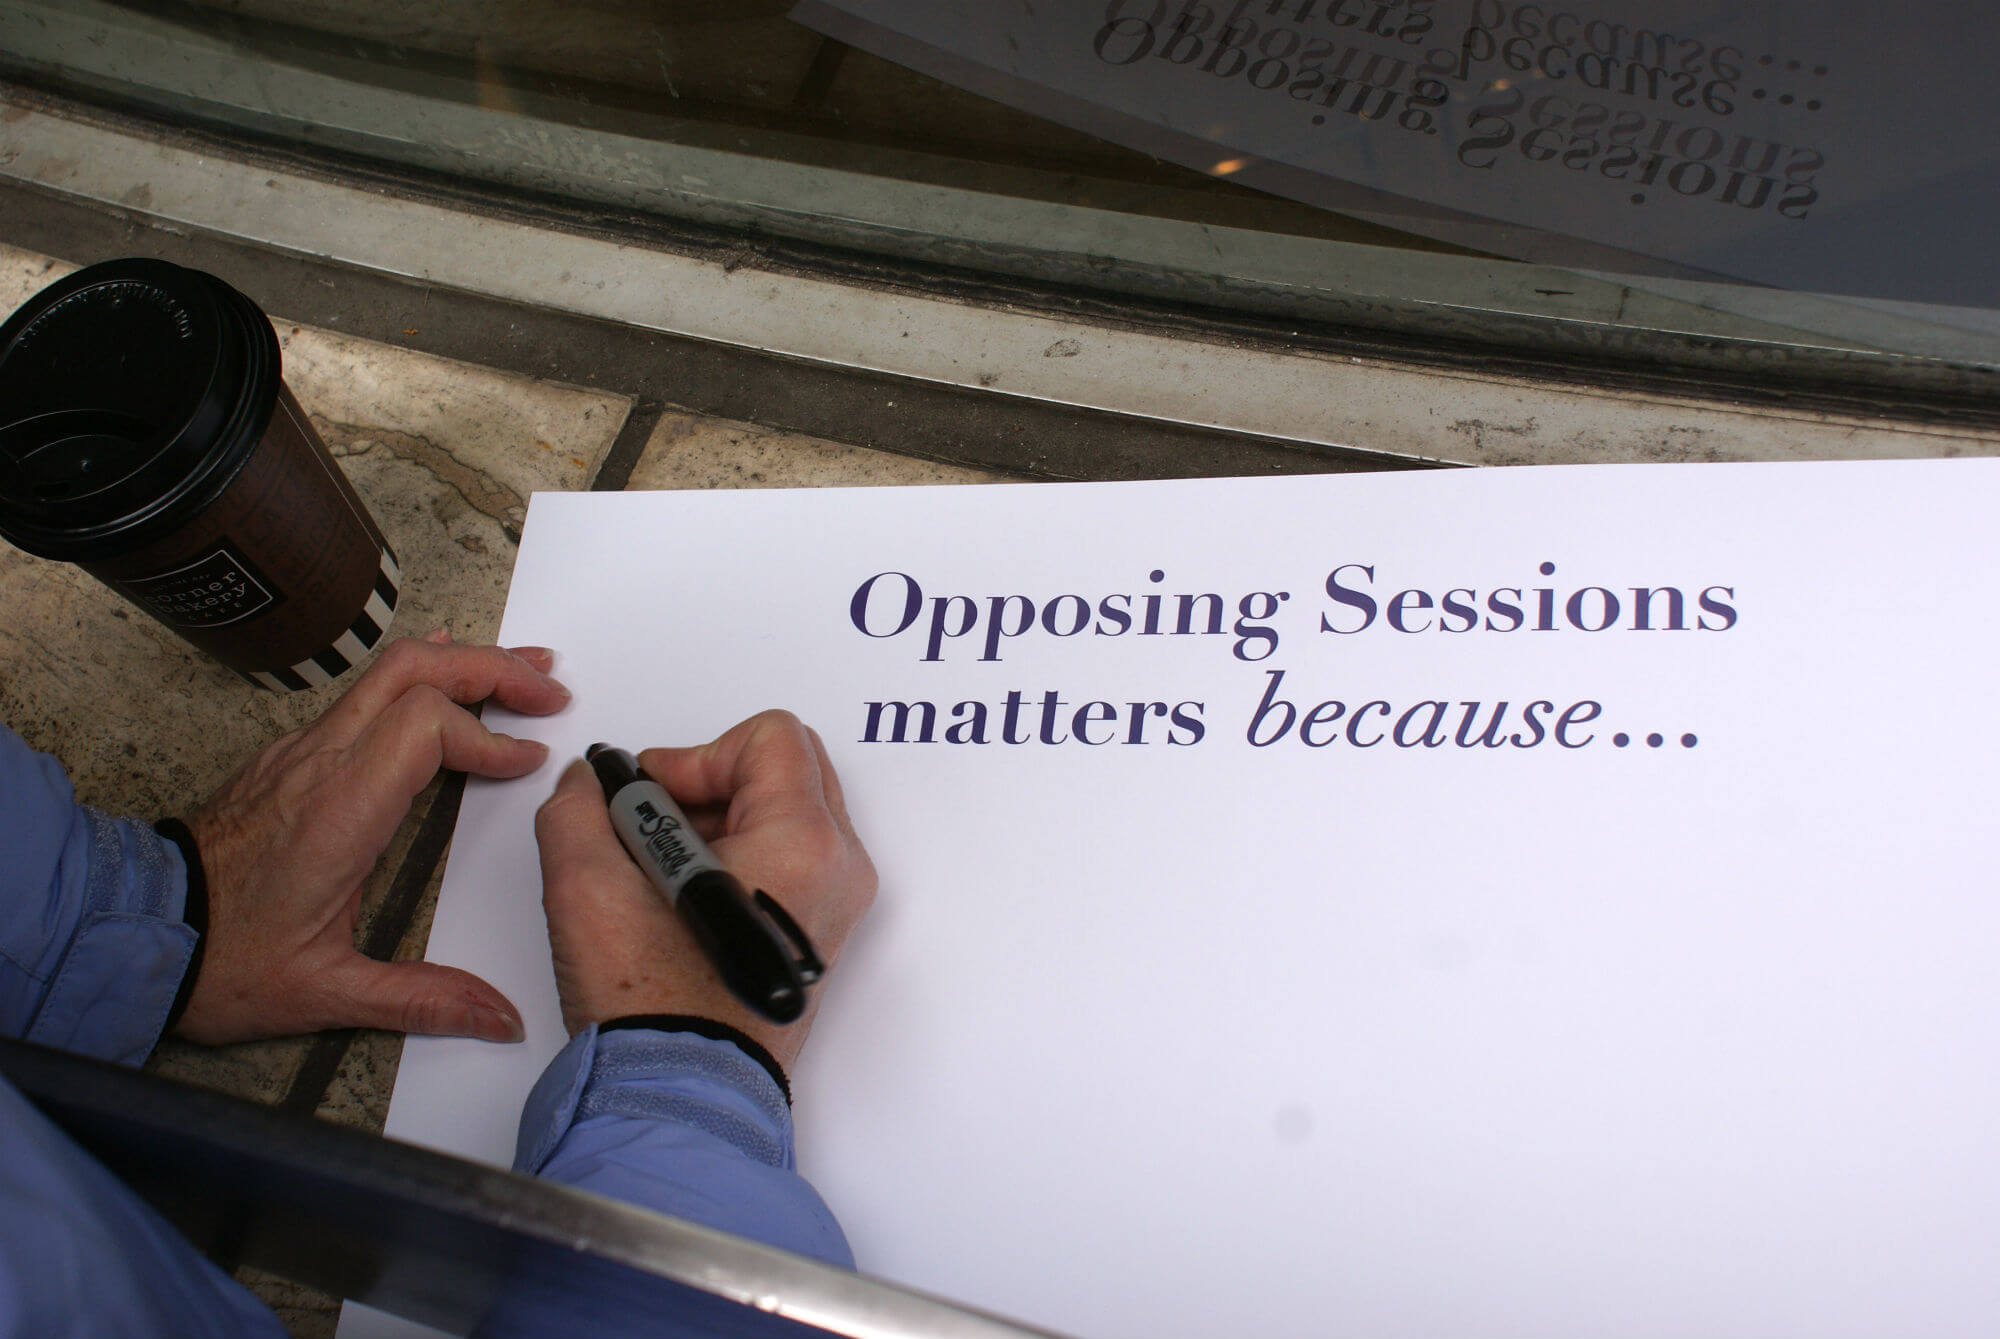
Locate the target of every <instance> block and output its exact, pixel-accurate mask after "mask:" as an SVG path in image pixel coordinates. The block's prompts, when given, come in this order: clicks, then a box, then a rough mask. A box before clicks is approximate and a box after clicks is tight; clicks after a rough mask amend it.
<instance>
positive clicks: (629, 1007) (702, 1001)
mask: <svg viewBox="0 0 2000 1339" xmlns="http://www.w3.org/2000/svg"><path fill="white" fill-rule="evenodd" d="M639 766H640V768H641V770H643V771H645V772H646V773H648V774H649V775H651V776H652V778H653V779H654V780H655V781H658V782H659V783H660V784H661V785H662V786H664V787H666V790H667V793H668V794H669V795H672V796H673V797H674V799H675V800H676V801H677V802H678V803H679V804H680V806H681V808H682V809H684V810H686V812H687V815H688V820H689V821H690V822H691V823H693V824H694V827H695V830H696V831H698V832H699V833H700V834H701V836H702V838H703V839H704V840H705V841H707V842H708V844H709V846H710V847H711V848H713V850H714V851H715V856H716V859H717V860H719V861H721V862H722V864H723V866H724V867H725V868H727V869H728V870H729V872H730V873H732V874H734V875H735V876H736V877H737V879H739V880H740V881H741V882H742V883H743V886H744V887H745V888H747V889H757V888H761V889H763V890H764V891H765V892H767V893H769V894H770V895H771V896H772V897H775V898H776V899H777V900H778V902H779V904H780V905H782V906H783V907H784V908H785V910H786V911H788V912H790V913H791V914H792V916H793V918H794V919H796V920H797V921H798V923H799V925H800V926H801V927H802V928H803V929H804V930H805V932H806V934H807V936H808V937H809V938H810V939H811V940H812V942H813V946H814V947H815V948H817V949H818V950H819V954H820V957H821V958H823V959H825V961H826V963H827V967H828V970H829V971H830V970H831V969H832V966H833V962H834V959H835V958H836V957H837V956H838V955H839V953H840V948H841V945H842V944H844V943H845V942H846V940H847V936H848V934H849V932H850V931H852V930H853V929H854V926H855V924H856V922H858V921H859V920H860V919H861V917H862V916H863V914H865V913H866V912H867V910H868V907H869V904H870V903H872V902H873V901H874V900H875V866H874V864H873V862H871V861H870V860H869V859H868V853H867V852H866V851H864V850H862V849H861V842H860V840H859V839H857V838H856V837H855V835H854V826H853V824H851V823H850V822H849V821H848V818H847V806H846V803H845V802H844V801H843V800H842V798H841V794H840V781H839V780H838V778H836V777H835V776H834V774H833V764H832V763H830V762H829V761H828V760H827V756H826V748H825V746H824V745H823V744H821V743H820V739H819V736H818V735H817V734H815V733H813V732H812V731H811V730H809V729H807V728H806V727H805V726H804V725H803V724H801V723H800V721H799V719H798V717H796V716H794V715H792V714H791V713H790V712H785V711H767V712H764V713H763V714H761V715H758V716H753V717H751V718H750V719H749V720H747V721H744V722H743V723H742V724H740V725H737V726H734V727H732V728H730V729H729V730H728V731H726V732H724V734H723V735H722V737H721V738H720V739H717V740H716V741H715V742H714V743H712V744H704V745H702V746H700V747H698V748H673V749H662V748H656V749H647V750H646V751H645V752H644V753H641V754H640V755H639ZM535 838H536V841H537V842H538V843H539V844H540V846H541V852H542V906H543V909H544V910H545V911H546V912H547V913H548V918H549V946H550V948H551V950H552V951H553V954H554V958H555V970H556V990H557V992H558V994H559V995H560V996H561V999H562V1012H563V1023H564V1025H565V1026H567V1027H568V1028H569V1030H570V1031H571V1032H572V1033H575V1032H579V1031H581V1030H582V1029H583V1028H585V1027H587V1026H588V1025H590V1024H592V1023H603V1022H607V1021H609V1020H610V1019H613V1018H619V1017H624V1016H626V1015H630V1014H691V1015H694V1016H696V1017H699V1018H707V1019H711V1020H713V1021H715V1022H719V1023H726V1024H728V1025H729V1026H731V1027H734V1028H737V1029H739V1030H740V1031H742V1032H744V1033H747V1034H748V1035H749V1036H751V1037H752V1038H754V1039H755V1040H756V1041H757V1042H759V1043H760V1044H761V1045H763V1046H764V1047H765V1049H767V1050H769V1051H770V1052H771V1054H772V1055H773V1056H774V1057H775V1058H776V1059H777V1061H778V1063H779V1064H780V1065H781V1066H783V1067H784V1068H785V1069H786V1070H787V1071H789V1070H790V1069H791V1067H792V1063H793V1061H794V1060H796V1059H797V1058H798V1053H799V1047H800V1046H801V1045H803V1044H804V1042H805V1037H806V1032H807V1030H808V1029H809V1028H810V1027H811V1026H812V1017H813V1013H814V1012H815V1011H816V1010H817V1008H818V1004H819V991H820V989H821V987H819V986H815V987H813V988H812V989H811V990H810V991H809V992H808V1001H809V1002H808V1004H807V1006H806V1014H805V1016H804V1017H803V1018H801V1019H799V1020H798V1021H797V1022H794V1023H789V1024H778V1023H773V1022H771V1021H770V1020H769V1019H767V1018H764V1017H763V1016H762V1015H760V1014H757V1013H755V1012H754V1011H752V1010H751V1009H749V1008H747V1007H746V1006H745V1005H743V1004H742V1003H741V1002H740V1001H738V1000H737V998H736V997H735V996H734V995H732V994H730V992H729V988H728V987H727V986H725V985H723V984H722V981H721V978H719V977H718V976H717V975H716V974H715V969H714V968H713V967H712V966H710V965H709V962H708V959H707V958H706V957H704V956H703V954H702V951H701V948H700V946H699V945H698V944H696V942H695V939H694V935H693V934H692V932H690V931H689V930H688V928H687V926H686V924H685V923H684V922H683V921H682V920H681V918H680V917H679V916H678V915H677V914H676V913H675V912H674V910H673V909H672V908H671V907H669V906H668V905H667V903H666V900H665V899H664V898H662V897H661V896H660V895H659V894H658V893H656V892H655V891H654V890H653V886H652V885H651V884H650V883H648V882H647V881H646V878H645V876H644V875H643V874H641V873H640V872H639V867H638V866H637V865H635V864H633V863H632V857H631V856H629V855H627V854H626V853H625V848H624V847H623V846H621V845H619V843H618V836H617V834H616V833H614V832H613V831H612V829H611V818H610V814H609V812H608V811H607V809H606V808H605V803H604V792H603V790H602V789H601V788H600V787H599V785H598V783H597V778H596V776H595V775H594V774H593V773H592V771H591V769H590V765H589V764H588V763H586V762H584V761H583V760H582V759H578V760H577V761H576V762H573V763H571V764H570V766H569V768H568V769H567V770H566V771H565V772H564V773H563V774H562V779H561V781H559V782H558V783H557V785H556V790H555V794H553V795H551V796H550V797H549V799H548V802H547V803H545V804H544V805H543V806H542V808H541V812H540V813H538V814H537V815H536V816H535Z"/></svg>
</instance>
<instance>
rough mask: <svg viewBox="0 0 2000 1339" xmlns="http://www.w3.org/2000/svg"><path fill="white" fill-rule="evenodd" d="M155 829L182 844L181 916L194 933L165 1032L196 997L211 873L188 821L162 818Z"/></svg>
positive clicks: (206, 920)
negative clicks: (183, 899) (183, 894)
mask: <svg viewBox="0 0 2000 1339" xmlns="http://www.w3.org/2000/svg"><path fill="white" fill-rule="evenodd" d="M153 831H155V832H157V833H159V834H160V835H161V836H162V837H165V838H166V839H167V840H168V841H170V842H172V843H173V844H174V845H175V846H178V847H180V850H181V863H182V864H184V865H186V866H187V903H186V905H185V906H184V907H183V908H182V909H181V919H182V920H183V921H185V922H186V923H187V928H188V929H190V930H192V931H194V933H195V941H194V952H193V953H191V954H189V955H188V965H187V972H186V973H185V974H184V975H183V976H182V977H181V988H180V989H179V990H178V991H176V992H175V994H174V1007H173V1008H171V1009H169V1010H167V1021H166V1025H165V1026H163V1027H162V1028H161V1029H160V1035H161V1036H165V1035H166V1034H167V1033H169V1032H172V1031H173V1030H174V1025H175V1024H176V1023H179V1022H180V1021H181V1015H182V1014H184V1013H186V1012H187V1007H188V1001H189V1000H191V999H193V998H194V983H195V978H197V977H199V976H200V975H201V955H202V952H203V951H204V950H205V949H207V947H208V875H207V874H206V873H205V872H204V871H203V870H202V867H201V852H200V850H198V849H197V848H196V846H195V844H194V833H193V832H191V831H189V830H188V825H187V824H185V823H183V822H181V821H180V820H179V819H178V818H163V819H161V820H160V821H159V822H157V823H155V824H153Z"/></svg>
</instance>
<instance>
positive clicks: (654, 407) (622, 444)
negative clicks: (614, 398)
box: [590, 399, 666, 493]
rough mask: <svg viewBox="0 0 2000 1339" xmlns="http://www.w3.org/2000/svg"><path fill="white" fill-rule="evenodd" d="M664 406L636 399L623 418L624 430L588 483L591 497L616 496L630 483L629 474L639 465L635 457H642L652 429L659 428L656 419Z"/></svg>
mask: <svg viewBox="0 0 2000 1339" xmlns="http://www.w3.org/2000/svg"><path fill="white" fill-rule="evenodd" d="M665 412H666V406H665V405H664V404H662V403H660V402H659V401H658V400H645V399H636V400H634V401H633V402H632V407H631V409H630V410H628V411H627V412H626V414H625V423H624V426H622V427H621V428H619V429H618V435H617V436H616V437H615V438H613V439H612V441H611V449H610V450H609V451H606V452H605V453H604V463H603V464H602V465H600V466H598V467H597V477H596V478H594V479H592V480H591V481H590V491H591V492H593V493H617V492H621V491H623V489H624V487H625V485H626V484H628V483H630V482H631V480H632V471H633V470H634V469H635V468H637V466H638V464H639V457H640V456H641V455H643V454H644V453H645V450H646V443H647V442H649V441H651V440H652V439H653V429H654V428H656V427H658V426H659V423H660V417H661V415H662V414H664V413H665Z"/></svg>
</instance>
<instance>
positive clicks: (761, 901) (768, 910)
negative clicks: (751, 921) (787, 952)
mask: <svg viewBox="0 0 2000 1339" xmlns="http://www.w3.org/2000/svg"><path fill="white" fill-rule="evenodd" d="M751 901H753V902H755V903H756V905H757V909H758V910H759V911H762V912H763V913H764V915H765V916H766V917H768V918H769V919H770V921H771V923H772V924H773V925H775V926H777V927H778V929H779V930H781V931H783V932H784V936H785V938H787V939H789V940H791V941H792V947H793V948H795V949H797V950H798V954H799V956H798V958H797V959H796V960H795V961H794V963H793V965H794V966H795V967H797V968H798V970H799V980H800V981H801V982H802V983H804V984H806V985H811V984H812V983H813V982H815V981H817V980H819V978H820V976H821V974H822V973H824V972H825V971H826V964H825V963H823V962H821V961H820V959H819V951H818V950H817V949H815V948H813V946H812V940H810V939H808V938H806V932H805V931H804V930H802V929H800V928H799V923H798V922H797V921H795V920H793V919H792V913H791V912H789V911H786V910H785V909H784V908H783V907H782V906H780V905H778V899H777V898H775V897H773V896H771V895H770V894H769V893H767V892H765V891H764V890H763V889H762V888H759V889H758V890H757V895H756V896H755V897H754V898H752V899H751Z"/></svg>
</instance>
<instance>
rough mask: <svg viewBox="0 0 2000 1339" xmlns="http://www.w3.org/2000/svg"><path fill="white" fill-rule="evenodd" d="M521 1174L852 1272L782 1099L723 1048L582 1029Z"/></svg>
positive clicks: (669, 1035) (543, 1090)
mask: <svg viewBox="0 0 2000 1339" xmlns="http://www.w3.org/2000/svg"><path fill="white" fill-rule="evenodd" d="M514 1167H515V1170H517V1171H523V1172H531V1173H534V1174H536V1175H540V1176H546V1177H548V1178H549V1179H550V1180H553V1181H560V1182H562V1183H564V1184H566V1185H573V1186H576V1187H578V1188H579V1189H582V1190H589V1191H593V1192H595V1193H597V1194H600V1195H609V1196H611V1197H613V1198H615V1199H622V1200H625V1201H627V1202H629V1203H633V1204H638V1205H641V1206H643V1207H645V1208H649V1209H654V1210H657V1211H659V1212H661V1213H667V1214H672V1215H674V1216H676V1217H679V1218H684V1219H687V1220H689V1221H691V1222H697V1223H703V1224H705V1225H707V1226H709V1227H714V1228H720V1229H721V1230H722V1231H725V1232H731V1233H735V1234H736V1235H738V1236H742V1237H749V1238H751V1239H752V1240H755V1241H762V1242H765V1243H767V1244H769V1245H773V1246H778V1247H782V1248H783V1249H785V1250H788V1251H796V1252H798V1253H799V1254H802V1255H809V1256H812V1257H814V1258H816V1259H819V1260H824V1261H826V1262H827V1263H829V1264H835V1265H840V1266H842V1267H844V1268H849V1269H851V1268H853V1267H854V1255H853V1252H852V1251H851V1250H850V1249H849V1248H848V1245H847V1238H846V1237H845V1236H844V1235H843V1234H842V1232H841V1230H840V1224H839V1223H837V1222H836V1221H835V1220H834V1217H833V1215H832V1213H830V1212H829V1211H828V1209H827V1207H826V1204H825V1203H824V1202H823V1201H822V1200H821V1199H820V1197H819V1194H818V1192H816V1191H815V1190H814V1189H813V1188H812V1187H811V1186H810V1185H808V1184H807V1183H806V1181H805V1179H804V1178H803V1177H801V1176H800V1175H799V1174H798V1172H797V1170H796V1165H795V1160H794V1156H793V1146H792V1115H791V1108H790V1107H789V1106H788V1105H787V1104H786V1102H785V1096H784V1094H783V1093H782V1092H780V1091H779V1089H778V1085H777V1083H776V1082H775V1081H774V1080H773V1079H772V1078H771V1075H770V1074H769V1072H767V1071H766V1070H765V1069H764V1067H763V1066H762V1065H760V1064H758V1063H757V1062H756V1061H754V1060H752V1059H750V1057H749V1056H747V1055H745V1054H744V1053H743V1052H742V1051H741V1050H740V1049H738V1048H737V1047H736V1046H734V1045H733V1044H731V1043H729V1042H726V1041H714V1040H711V1039H709V1038H707V1037H702V1036H697V1035H695V1034H693V1033H688V1032H660V1031H654V1030H651V1029H645V1028H633V1029H619V1030H617V1031H613V1032H609V1033H599V1032H598V1030H597V1029H596V1028H594V1027H591V1028H586V1029H584V1031H582V1032H580V1033H578V1034H577V1035H576V1036H575V1037H573V1038H571V1040H570V1042H569V1044H568V1045H567V1046H565V1047H564V1048H563V1049H562V1051H561V1052H560V1053H559V1054H558V1055H557V1056H556V1058H555V1060H554V1061H553V1062H551V1064H550V1065H549V1067H548V1068H547V1069H546V1070H545V1071H543V1073H542V1077H541V1079H540V1081H539V1082H538V1083H536V1085H535V1088H534V1091H533V1092H532V1093H531V1094H530V1095H529V1097H528V1100H527V1103H526V1105H525V1106H524V1108H523V1110H522V1113H521V1132H520V1138H519V1140H518V1141H517V1143H516V1146H515V1159H514Z"/></svg>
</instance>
